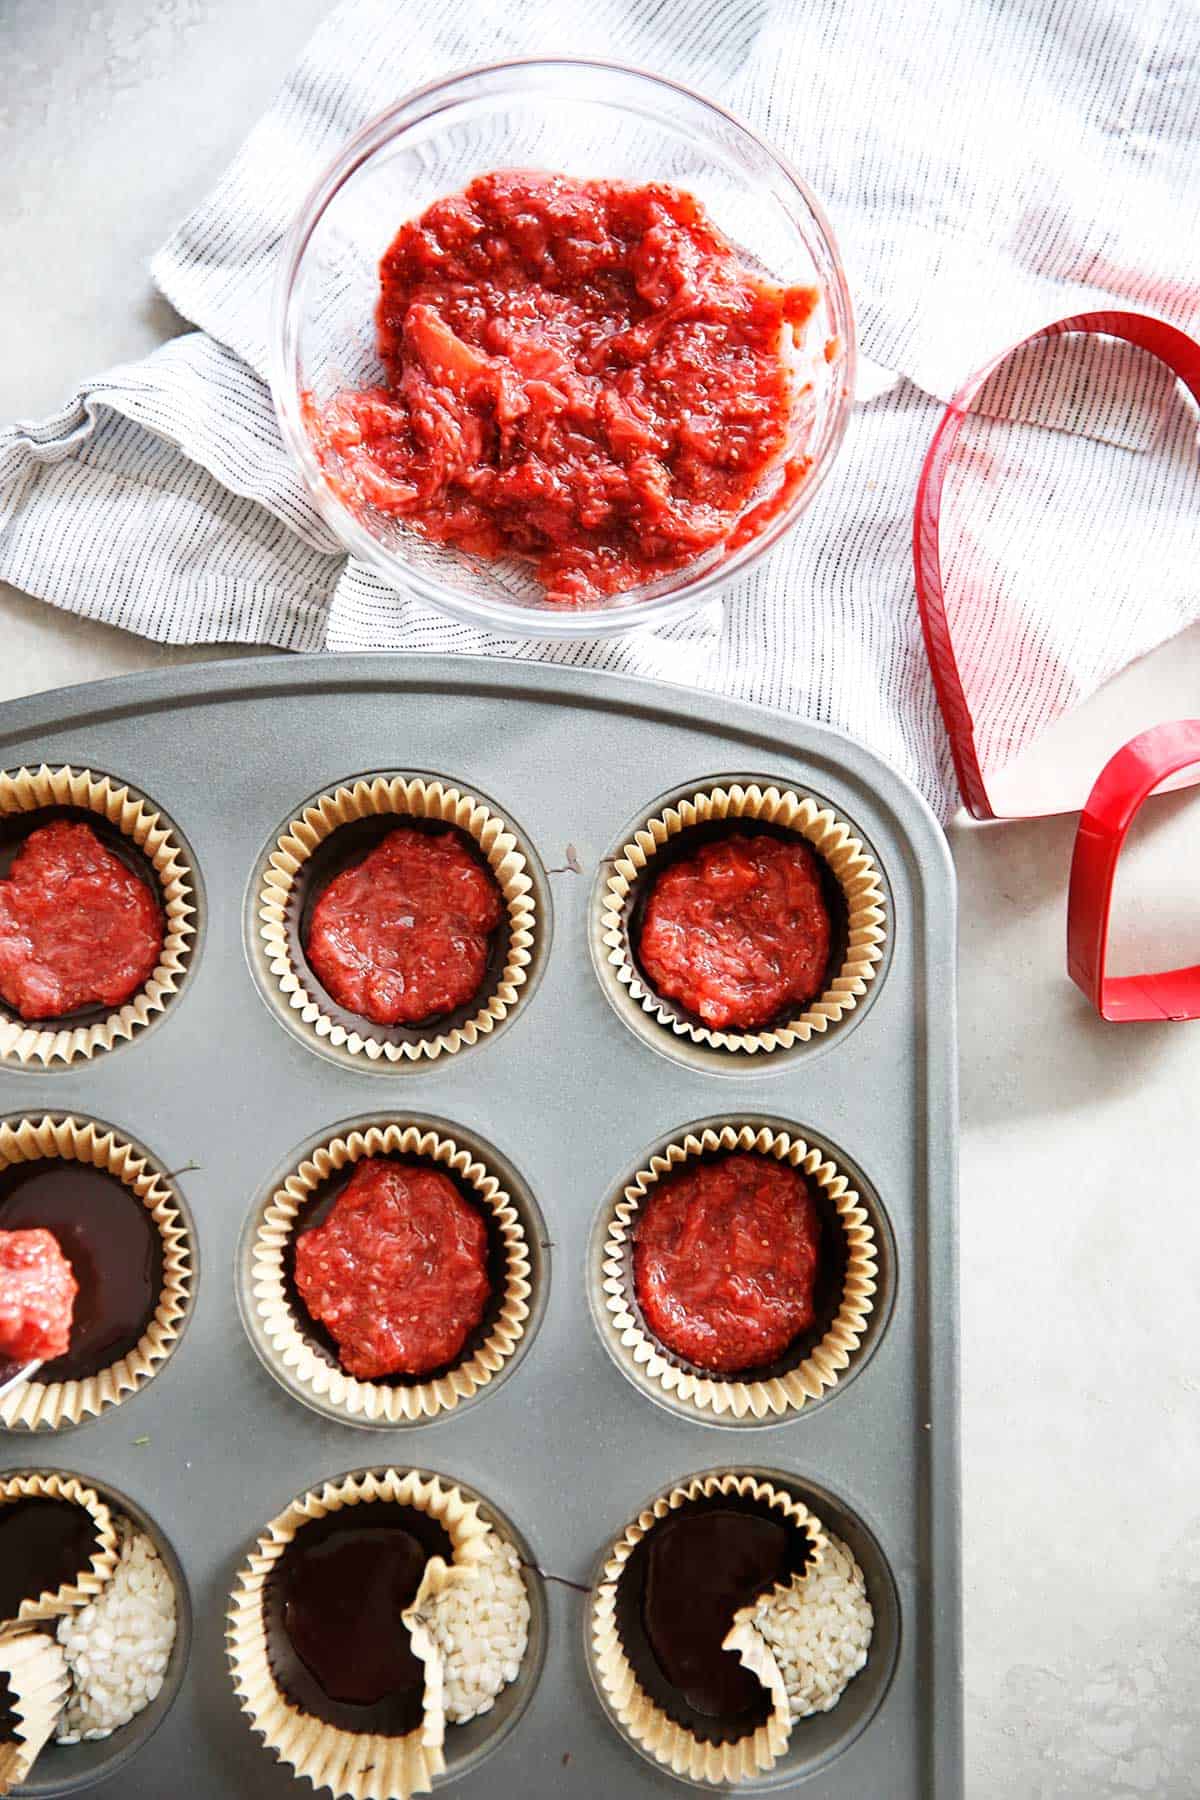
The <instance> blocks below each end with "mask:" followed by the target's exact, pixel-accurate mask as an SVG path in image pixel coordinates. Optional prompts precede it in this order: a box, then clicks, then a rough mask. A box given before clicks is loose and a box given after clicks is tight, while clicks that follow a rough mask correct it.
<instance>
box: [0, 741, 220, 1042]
mask: <svg viewBox="0 0 1200 1800" xmlns="http://www.w3.org/2000/svg"><path fill="white" fill-rule="evenodd" d="M43 806H77V807H82V808H84V809H86V811H88V812H93V813H96V814H97V815H98V816H99V817H100V818H102V819H106V820H107V821H108V823H109V824H110V825H115V826H116V827H117V829H118V831H120V832H122V833H123V835H124V836H125V837H127V838H129V840H130V841H131V842H132V843H134V844H136V845H137V847H138V849H139V850H140V851H141V852H142V854H143V856H145V858H146V860H147V861H148V862H149V864H150V866H151V867H152V868H153V870H154V873H155V875H156V877H157V879H158V887H159V896H160V899H161V901H162V909H163V945H162V950H161V952H160V954H159V959H158V964H157V966H156V968H155V969H154V972H153V974H152V975H151V976H150V979H149V980H148V981H147V982H146V984H145V985H144V987H141V988H139V989H138V991H137V993H136V994H134V995H133V996H132V997H131V998H130V999H129V1000H127V1001H126V1002H125V1004H124V1006H121V1007H118V1008H117V1009H116V1011H114V1012H111V1013H109V1014H108V1016H107V1017H106V1018H103V1019H98V1020H96V1022H95V1023H94V1024H91V1025H73V1026H72V1025H64V1026H62V1027H61V1028H55V1027H53V1026H47V1027H44V1028H43V1027H38V1026H33V1025H25V1024H23V1023H22V1022H21V1021H20V1020H19V1019H9V1018H2V1017H0V1060H3V1061H9V1062H17V1063H27V1064H37V1063H40V1064H42V1065H43V1066H45V1065H48V1064H51V1063H56V1062H62V1063H70V1062H76V1061H81V1060H86V1059H87V1058H88V1057H92V1056H95V1055H96V1054H97V1052H98V1051H101V1050H111V1049H112V1047H113V1045H114V1044H117V1043H120V1042H121V1041H122V1040H123V1039H126V1038H131V1037H133V1035H134V1033H135V1032H137V1031H139V1030H140V1029H141V1028H142V1026H144V1025H148V1024H149V1023H150V1022H151V1020H152V1019H154V1018H156V1017H157V1015H158V1014H159V1013H160V1012H162V1010H163V1008H164V1007H165V1006H166V1004H167V1001H168V1000H169V999H170V997H171V995H172V994H173V993H175V991H176V989H177V988H178V987H179V984H180V982H181V981H182V979H183V976H184V974H185V973H186V970H187V965H188V959H189V957H190V956H191V953H192V949H193V947H194V941H195V935H196V884H195V877H194V875H193V873H192V870H191V867H190V865H189V863H188V860H187V856H186V855H185V853H184V850H183V846H182V845H181V844H180V842H179V840H178V838H177V837H176V836H175V833H174V831H173V829H172V828H171V826H170V825H169V824H168V822H167V821H166V820H165V819H164V818H163V816H162V814H161V813H158V812H156V811H155V810H154V807H153V806H152V805H151V803H150V802H149V801H148V800H145V799H143V798H142V797H141V796H140V795H138V794H133V793H131V792H130V790H129V789H128V788H127V787H121V786H118V785H117V783H116V782H114V781H113V780H112V779H111V778H110V777H109V776H107V775H94V774H93V773H92V771H91V770H90V769H74V768H71V767H70V765H69V764H68V765H63V766H62V767H60V768H50V767H48V766H47V764H45V763H43V764H42V765H41V767H40V768H37V769H28V768H22V769H16V770H0V816H6V815H10V814H12V813H23V812H35V811H36V810H37V809H38V808H40V807H43Z"/></svg>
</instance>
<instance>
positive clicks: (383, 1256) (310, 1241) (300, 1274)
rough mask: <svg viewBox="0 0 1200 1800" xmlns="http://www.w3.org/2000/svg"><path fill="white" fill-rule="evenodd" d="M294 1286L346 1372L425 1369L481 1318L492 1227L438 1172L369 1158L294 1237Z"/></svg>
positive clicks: (455, 1347)
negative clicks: (323, 1212)
mask: <svg viewBox="0 0 1200 1800" xmlns="http://www.w3.org/2000/svg"><path fill="white" fill-rule="evenodd" d="M296 1288H297V1291H298V1292H299V1294H300V1297H301V1299H302V1300H303V1301H304V1304H305V1306H306V1307H307V1308H308V1310H309V1312H310V1313H311V1314H312V1316H313V1318H314V1319H318V1320H319V1321H320V1322H321V1324H322V1325H324V1326H325V1329H326V1330H327V1331H328V1332H329V1333H330V1335H331V1336H332V1337H333V1338H334V1339H335V1340H336V1342H337V1345H338V1360H339V1361H340V1362H341V1365H342V1367H343V1368H344V1369H345V1370H346V1371H347V1373H348V1374H351V1375H359V1376H362V1377H364V1378H365V1379H367V1380H374V1379H375V1378H376V1377H378V1376H380V1375H396V1374H404V1375H427V1374H429V1373H430V1372H431V1371H432V1370H434V1369H438V1368H442V1367H443V1366H444V1365H446V1364H447V1363H452V1362H453V1361H454V1359H455V1357H456V1356H457V1355H458V1353H459V1351H460V1350H461V1349H462V1347H463V1345H464V1344H465V1343H466V1341H467V1338H468V1337H469V1336H470V1334H471V1332H472V1331H473V1330H474V1329H475V1327H476V1325H478V1323H479V1321H480V1320H481V1319H482V1317H483V1314H484V1310H485V1308H486V1306H487V1303H488V1299H489V1297H490V1295H491V1282H490V1280H489V1278H488V1235H487V1226H486V1225H485V1224H484V1222H483V1218H482V1215H481V1214H480V1212H479V1210H478V1208H477V1207H474V1206H472V1205H471V1204H470V1202H469V1201H467V1200H465V1199H464V1198H463V1196H462V1195H461V1194H460V1193H459V1191H458V1189H457V1188H456V1187H455V1185H454V1183H453V1182H452V1181H451V1179H450V1177H449V1176H448V1175H443V1174H442V1173H441V1171H440V1170H438V1169H434V1168H429V1167H426V1166H424V1165H423V1164H421V1163H402V1162H398V1161H395V1160H394V1159H392V1158H390V1157H385V1156H373V1157H367V1158H365V1159H364V1160H363V1161H362V1162H360V1163H359V1164H358V1165H357V1167H356V1168H355V1170H354V1173H353V1175H352V1176H351V1177H350V1180H349V1181H348V1182H347V1184H346V1186H345V1187H344V1188H343V1189H342V1191H341V1193H340V1194H339V1195H338V1197H337V1199H336V1200H335V1202H334V1204H333V1206H332V1208H331V1210H330V1212H329V1214H328V1216H327V1217H326V1218H325V1219H324V1220H323V1221H322V1223H321V1224H319V1225H314V1226H312V1227H310V1228H309V1230H307V1231H304V1232H301V1233H300V1235H299V1237H298V1238H297V1239H296Z"/></svg>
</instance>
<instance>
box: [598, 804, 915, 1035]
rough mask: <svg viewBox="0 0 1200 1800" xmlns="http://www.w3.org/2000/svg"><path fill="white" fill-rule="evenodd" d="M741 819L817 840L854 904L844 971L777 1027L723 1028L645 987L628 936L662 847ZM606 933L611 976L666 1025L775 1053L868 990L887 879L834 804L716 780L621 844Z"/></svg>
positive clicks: (881, 936)
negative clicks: (633, 906)
mask: <svg viewBox="0 0 1200 1800" xmlns="http://www.w3.org/2000/svg"><path fill="white" fill-rule="evenodd" d="M739 819H753V820H760V821H762V822H763V823H767V824H773V825H777V826H782V827H784V828H785V829H787V830H789V831H794V832H795V833H796V834H797V835H798V836H799V837H802V838H803V839H804V840H805V842H806V843H808V844H811V846H812V848H813V849H814V850H815V851H816V852H817V853H818V855H819V856H820V857H821V858H822V860H823V861H824V862H825V864H826V866H827V867H828V868H829V869H830V871H831V872H832V874H833V876H834V878H835V879H836V881H837V883H838V886H839V887H840V889H841V891H842V895H843V898H844V900H845V904H846V952H845V955H844V957H843V958H842V963H841V967H840V968H839V970H838V972H837V974H836V975H835V976H834V977H833V979H832V980H831V981H830V983H829V985H828V986H827V987H826V988H825V990H824V992H823V993H822V994H821V995H820V996H819V997H818V998H817V999H815V1000H813V1001H811V1002H810V1004H809V1005H808V1006H807V1007H805V1008H804V1010H803V1011H802V1012H800V1013H798V1014H797V1015H796V1016H795V1018H792V1019H789V1020H788V1022H787V1023H786V1024H785V1025H778V1026H775V1027H773V1028H772V1029H771V1030H769V1031H767V1030H764V1031H744V1032H742V1031H720V1030H717V1029H715V1028H714V1027H711V1026H707V1025H700V1024H696V1023H694V1022H693V1021H691V1020H688V1019H683V1018H680V1016H679V1015H678V1013H676V1012H675V1010H674V1008H673V1006H672V1003H671V1002H670V1001H669V1000H667V999H665V998H663V997H660V996H659V995H657V994H655V993H653V992H651V990H650V989H649V988H648V987H647V986H646V983H645V981H644V979H643V977H642V975H641V974H640V972H639V970H638V967H637V964H636V961H635V959H634V956H633V950H632V946H631V945H630V942H629V932H628V906H629V901H630V897H631V895H632V893H633V890H634V888H635V887H636V885H637V883H638V882H639V881H640V880H641V879H642V878H643V877H644V876H645V875H646V873H647V871H648V870H650V868H651V867H652V864H653V861H654V858H655V857H656V856H657V855H658V852H659V851H660V850H661V849H662V848H663V846H664V845H665V844H667V843H669V842H670V840H671V839H672V838H675V837H678V836H679V834H680V833H681V832H684V831H689V830H692V829H693V828H694V827H695V826H697V825H705V824H710V823H712V822H714V821H722V820H728V821H729V822H730V823H734V822H736V821H737V820H739ZM601 935H602V940H603V943H604V948H605V964H606V970H607V974H608V978H609V979H610V980H611V981H613V982H615V983H617V984H618V987H619V988H621V989H624V990H625V991H627V992H628V994H629V996H630V998H631V999H633V1000H635V1001H636V1002H637V1003H638V1004H639V1005H640V1006H641V1008H642V1010H643V1011H644V1012H646V1013H648V1014H649V1015H650V1016H651V1018H653V1019H656V1020H657V1021H658V1023H659V1024H660V1025H662V1026H663V1027H664V1028H665V1029H666V1030H668V1031H670V1032H672V1033H673V1034H674V1035H675V1036H676V1037H686V1038H690V1039H691V1040H692V1042H693V1043H697V1044H703V1045H706V1046H707V1047H709V1048H711V1049H715V1050H724V1051H729V1052H733V1053H739V1054H742V1055H745V1056H769V1055H770V1054H771V1053H772V1052H773V1051H775V1050H789V1049H791V1048H792V1046H793V1045H795V1044H804V1043H808V1042H809V1040H810V1039H811V1038H813V1037H814V1036H817V1035H819V1034H820V1033H822V1032H825V1031H828V1030H829V1029H830V1027H831V1026H833V1025H836V1024H837V1023H838V1022H839V1020H841V1019H842V1018H844V1017H845V1015H846V1014H847V1013H849V1012H852V1011H853V1010H854V1008H855V1007H856V1006H857V1005H858V1004H859V1002H860V1000H862V998H863V997H864V995H865V994H866V992H867V989H868V987H869V986H870V984H871V982H873V981H874V979H875V977H876V975H877V973H878V971H879V967H880V964H881V963H882V961H883V952H884V945H885V942H886V938H887V914H886V909H885V904H884V890H883V880H882V877H881V875H880V872H879V869H878V867H877V865H876V863H875V859H874V858H873V857H872V856H871V854H870V852H869V851H868V850H867V849H866V847H865V845H864V844H863V842H862V840H861V838H858V837H856V836H855V834H854V831H853V828H852V827H851V826H850V825H848V824H847V823H846V822H845V821H844V820H843V819H840V818H839V817H838V815H837V813H836V812H834V811H833V809H832V808H831V807H828V806H821V805H819V804H818V802H817V801H816V800H813V799H811V798H805V797H803V796H801V795H800V794H797V793H795V792H794V791H793V790H792V789H791V788H779V787H775V786H770V787H765V788H764V787H760V786H759V785H758V784H757V783H756V782H751V783H749V784H747V785H745V786H743V785H742V784H741V783H737V782H734V783H731V784H730V785H729V786H728V787H723V786H721V785H719V784H714V785H713V786H711V787H706V788H700V789H697V791H696V792H695V793H694V794H692V795H691V796H690V798H688V799H686V800H681V801H679V802H678V803H677V804H676V805H674V806H670V807H668V808H667V809H666V810H665V811H664V812H662V813H658V814H655V815H652V816H651V817H649V818H647V819H646V820H645V821H644V823H643V824H642V825H640V826H639V827H638V829H637V830H636V831H635V832H634V834H633V836H632V837H631V838H630V839H629V841H628V842H627V843H626V844H625V845H624V846H623V848H622V849H621V850H620V852H619V853H618V855H617V856H616V858H615V860H614V863H613V868H612V872H611V874H610V875H609V877H608V881H607V883H606V885H605V890H604V895H603V901H602V911H601Z"/></svg>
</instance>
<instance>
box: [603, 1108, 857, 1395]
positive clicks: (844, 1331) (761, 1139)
mask: <svg viewBox="0 0 1200 1800" xmlns="http://www.w3.org/2000/svg"><path fill="white" fill-rule="evenodd" d="M735 1150H744V1151H752V1152H754V1153H756V1154H758V1155H760V1156H772V1157H774V1158H775V1159H776V1161H778V1162H782V1163H788V1164H790V1165H791V1167H792V1168H794V1169H796V1170H798V1171H799V1173H800V1174H802V1175H804V1176H806V1177H807V1178H808V1179H809V1180H810V1181H812V1182H815V1183H816V1185H817V1186H818V1187H820V1188H821V1189H822V1190H823V1192H824V1193H825V1194H826V1196H827V1197H828V1199H829V1201H830V1202H831V1203H832V1205H833V1207H834V1210H835V1211H836V1213H837V1219H838V1224H839V1226H840V1228H841V1232H842V1237H843V1240H844V1242H845V1246H846V1270H845V1275H844V1277H843V1281H842V1298H841V1303H840V1305H839V1307H838V1310H837V1314H836V1316H835V1317H834V1319H833V1320H832V1322H831V1323H830V1325H829V1328H828V1330H827V1331H826V1333H825V1335H824V1337H823V1338H822V1339H821V1341H820V1343H818V1344H816V1345H814V1346H813V1348H812V1349H811V1350H810V1351H809V1353H808V1355H807V1356H806V1357H805V1358H804V1359H803V1361H801V1362H799V1363H797V1365H796V1367H795V1368H794V1369H788V1370H786V1371H785V1372H784V1373H783V1374H780V1375H771V1376H767V1377H764V1378H762V1379H759V1380H755V1381H739V1380H730V1379H729V1378H727V1377H723V1376H720V1375H705V1374H702V1373H698V1372H696V1371H695V1370H694V1369H691V1368H689V1367H688V1366H687V1365H686V1364H684V1363H681V1362H680V1360H679V1359H678V1358H676V1357H675V1356H674V1355H673V1354H672V1352H671V1351H670V1350H668V1349H666V1348H665V1346H664V1345H662V1344H660V1343H659V1342H658V1340H657V1339H656V1338H654V1337H653V1336H652V1335H651V1334H650V1332H649V1331H648V1330H647V1328H646V1326H645V1324H644V1323H643V1321H642V1315H641V1310H640V1308H639V1306H638V1304H637V1298H636V1295H635V1293H634V1288H633V1268H632V1254H631V1252H632V1245H633V1236H634V1231H635V1229H636V1224H637V1218H638V1214H639V1212H640V1210H641V1206H642V1203H643V1201H644V1200H645V1199H646V1197H647V1195H648V1194H649V1193H650V1192H651V1191H652V1190H653V1188H654V1187H655V1186H656V1185H657V1184H658V1182H660V1181H661V1180H662V1179H663V1177H664V1176H669V1175H672V1174H674V1172H675V1171H676V1170H677V1169H679V1168H680V1167H682V1165H683V1164H684V1163H686V1162H688V1161H689V1160H690V1159H692V1158H693V1157H699V1156H706V1155H711V1154H712V1153H713V1152H722V1151H735ZM876 1254H877V1246H876V1241H875V1229H874V1226H873V1225H872V1223H871V1219H870V1215H869V1214H868V1212H867V1210H866V1208H865V1207H864V1206H863V1204H862V1201H861V1198H860V1197H859V1195H858V1193H857V1192H856V1191H855V1190H854V1189H853V1188H852V1187H851V1186H850V1183H849V1182H848V1181H847V1179H846V1177H845V1176H844V1175H843V1174H841V1172H840V1171H839V1169H838V1167H837V1164H836V1163H834V1162H831V1161H830V1159H829V1158H828V1157H827V1156H825V1155H824V1154H823V1153H822V1152H821V1151H820V1150H817V1149H814V1148H813V1147H812V1146H811V1145H809V1144H807V1143H805V1141H804V1139H803V1138H798V1137H791V1136H789V1135H788V1133H787V1132H786V1131H772V1130H771V1129H770V1127H769V1126H766V1125H763V1126H759V1127H757V1128H756V1127H755V1126H753V1125H738V1124H729V1125H722V1126H721V1127H720V1128H719V1129H717V1130H714V1129H713V1128H712V1127H711V1126H706V1127H705V1128H704V1129H703V1130H702V1131H700V1132H699V1133H695V1132H689V1133H688V1134H687V1136H686V1137H683V1138H681V1139H679V1140H678V1141H677V1142H675V1143H673V1144H668V1145H667V1147H666V1149H665V1150H660V1151H659V1152H658V1153H657V1154H656V1155H654V1156H652V1157H651V1159H650V1165H649V1167H648V1168H645V1169H640V1170H639V1171H638V1173H637V1174H636V1175H635V1176H634V1177H633V1180H632V1181H631V1182H630V1183H629V1185H628V1186H627V1187H626V1189H625V1192H624V1196H623V1198H622V1199H620V1200H618V1201H617V1202H616V1204H615V1206H614V1207H613V1209H612V1213H611V1216H610V1219H609V1224H608V1232H607V1235H606V1238H605V1243H604V1305H605V1308H606V1311H607V1315H608V1324H609V1328H610V1330H612V1331H613V1332H614V1333H615V1335H616V1337H617V1340H618V1342H619V1343H620V1344H621V1346H622V1348H623V1349H624V1350H625V1351H626V1352H627V1353H628V1354H629V1355H630V1356H631V1357H632V1358H633V1361H634V1362H635V1363H636V1364H637V1365H638V1367H639V1368H641V1369H644V1370H645V1372H646V1374H647V1375H650V1376H652V1377H653V1378H654V1380H655V1381H657V1382H658V1383H659V1385H660V1386H661V1387H662V1389H663V1391H664V1392H665V1393H668V1394H673V1395H674V1396H675V1397H676V1398H677V1399H679V1400H684V1401H687V1402H688V1403H689V1404H690V1405H691V1406H694V1407H695V1408H696V1409H697V1410H698V1411H699V1412H711V1413H715V1414H716V1415H718V1416H721V1415H723V1414H730V1415H731V1416H732V1417H733V1418H735V1419H744V1418H746V1417H747V1416H750V1417H753V1418H756V1419H765V1418H767V1417H769V1416H772V1415H773V1416H775V1417H779V1416H781V1415H782V1414H784V1413H787V1412H797V1411H799V1409H800V1408H801V1407H802V1406H804V1405H805V1403H806V1402H807V1401H809V1400H817V1399H820V1397H821V1395H822V1394H823V1393H824V1392H826V1390H827V1389H829V1388H832V1387H834V1386H835V1385H836V1383H837V1380H838V1377H839V1376H840V1374H841V1372H842V1371H843V1370H844V1369H846V1368H848V1367H849V1364H850V1358H851V1356H852V1354H853V1353H854V1351H855V1350H857V1349H858V1346H859V1344H860V1343H861V1342H862V1338H863V1334H864V1332H865V1331H866V1328H867V1321H868V1320H869V1318H870V1315H871V1313H872V1311H873V1309H874V1294H875V1288H876V1275H877V1274H878V1264H877V1262H876Z"/></svg>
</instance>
